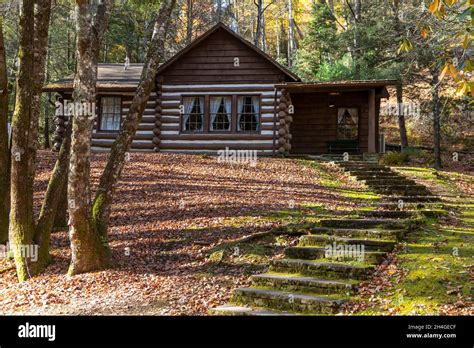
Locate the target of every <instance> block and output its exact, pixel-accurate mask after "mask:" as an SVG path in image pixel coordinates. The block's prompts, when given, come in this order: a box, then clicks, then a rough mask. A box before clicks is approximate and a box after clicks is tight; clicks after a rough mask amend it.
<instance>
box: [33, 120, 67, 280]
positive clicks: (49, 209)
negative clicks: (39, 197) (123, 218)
mask: <svg viewBox="0 0 474 348" xmlns="http://www.w3.org/2000/svg"><path fill="white" fill-rule="evenodd" d="M71 129H72V123H71V122H70V123H69V124H68V126H67V129H66V134H65V139H64V141H63V143H62V145H61V150H60V151H59V155H58V159H57V160H56V165H55V166H54V170H53V174H52V175H51V179H50V180H49V184H48V189H47V191H46V195H45V197H44V200H43V205H42V207H41V212H40V216H39V219H38V224H37V225H36V229H35V235H34V242H35V244H36V245H38V246H39V250H38V260H37V262H35V263H34V264H32V265H31V267H30V275H31V276H34V275H36V274H39V273H41V272H42V271H43V270H44V269H45V268H46V266H47V265H48V264H49V262H50V259H51V257H50V255H49V241H50V236H51V231H52V230H53V227H54V222H55V219H56V215H57V213H58V209H59V204H60V202H61V199H62V198H63V197H62V195H61V193H62V192H63V191H64V188H66V187H67V173H68V166H69V155H70V151H71Z"/></svg>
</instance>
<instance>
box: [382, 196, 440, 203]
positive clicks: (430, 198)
mask: <svg viewBox="0 0 474 348" xmlns="http://www.w3.org/2000/svg"><path fill="white" fill-rule="evenodd" d="M383 198H384V199H386V200H388V201H397V202H398V201H400V200H401V201H403V202H404V203H414V202H416V203H417V202H421V203H432V202H439V201H440V198H439V197H438V196H428V195H408V196H407V195H386V196H385V197H383Z"/></svg>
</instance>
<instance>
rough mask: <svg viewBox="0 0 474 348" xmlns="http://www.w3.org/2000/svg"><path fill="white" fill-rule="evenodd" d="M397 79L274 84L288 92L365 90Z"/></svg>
mask: <svg viewBox="0 0 474 348" xmlns="http://www.w3.org/2000/svg"><path fill="white" fill-rule="evenodd" d="M396 84H397V80H346V81H315V82H287V83H280V84H277V85H275V87H276V88H285V89H286V90H287V91H288V92H292V91H293V92H301V93H307V92H331V91H365V90H370V89H381V88H386V87H387V86H395V85H396Z"/></svg>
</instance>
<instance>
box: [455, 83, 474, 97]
mask: <svg viewBox="0 0 474 348" xmlns="http://www.w3.org/2000/svg"><path fill="white" fill-rule="evenodd" d="M469 92H471V95H472V93H473V91H472V83H469V82H467V81H464V82H462V83H461V84H460V85H459V87H458V89H457V90H456V94H458V95H460V96H463V95H466V94H468V93H469Z"/></svg>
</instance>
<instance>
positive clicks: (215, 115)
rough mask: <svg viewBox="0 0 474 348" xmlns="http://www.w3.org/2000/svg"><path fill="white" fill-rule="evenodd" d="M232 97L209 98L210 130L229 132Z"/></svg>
mask: <svg viewBox="0 0 474 348" xmlns="http://www.w3.org/2000/svg"><path fill="white" fill-rule="evenodd" d="M231 121H232V98H231V97H211V98H210V122H209V124H210V130H211V131H220V132H230V127H231V124H232V122H231Z"/></svg>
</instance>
